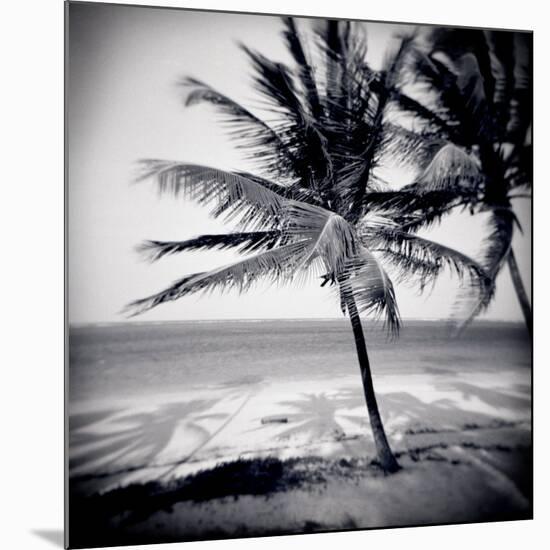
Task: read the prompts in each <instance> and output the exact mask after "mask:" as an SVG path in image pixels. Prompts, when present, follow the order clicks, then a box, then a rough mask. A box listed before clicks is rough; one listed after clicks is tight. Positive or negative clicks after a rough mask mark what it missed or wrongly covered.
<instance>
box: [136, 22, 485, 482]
mask: <svg viewBox="0 0 550 550" xmlns="http://www.w3.org/2000/svg"><path fill="white" fill-rule="evenodd" d="M283 25H284V33H283V37H284V40H285V43H286V46H287V48H288V51H289V52H290V54H291V56H292V58H293V62H294V63H293V65H294V66H293V67H292V68H290V67H288V66H286V65H284V64H282V63H279V62H275V61H272V60H270V59H268V58H266V57H265V56H263V55H262V54H260V53H258V52H256V51H252V50H250V49H249V48H247V47H246V46H242V49H243V51H244V52H245V54H246V55H247V56H248V58H249V60H250V62H251V65H252V68H253V71H254V73H253V74H254V86H255V88H256V91H257V92H259V94H260V95H261V97H262V98H263V100H264V103H265V105H266V108H267V110H268V112H269V113H270V114H271V118H272V120H271V121H270V123H269V124H268V123H267V122H265V121H264V120H262V119H261V118H260V117H259V116H258V115H256V114H254V113H253V112H252V111H251V110H249V109H247V108H245V107H244V106H242V105H240V104H239V103H237V102H235V101H234V100H232V99H231V98H229V97H227V96H226V95H224V94H222V93H220V92H218V91H217V90H214V89H213V88H212V87H210V86H209V85H207V84H206V83H204V82H202V81H199V80H196V79H192V78H186V79H185V80H184V81H183V85H184V86H185V87H186V88H187V90H188V94H187V99H186V103H187V105H193V104H196V103H199V102H206V103H209V104H211V105H213V106H214V107H215V108H216V109H217V110H218V111H219V113H220V114H221V115H222V117H223V120H224V122H225V123H226V124H228V125H229V128H230V131H231V132H232V134H231V135H232V136H233V137H234V138H235V140H237V141H238V145H239V146H241V147H242V148H243V149H244V151H245V153H246V155H247V157H248V158H249V159H250V160H251V161H252V162H254V163H255V166H256V167H257V173H255V174H252V173H249V172H245V171H234V172H228V171H224V170H219V169H216V168H212V167H205V166H198V165H193V164H186V163H180V162H172V161H163V160H147V161H143V168H144V172H143V174H142V176H141V177H142V179H153V180H154V181H156V182H157V184H158V187H159V189H160V191H161V192H171V193H172V194H173V195H175V196H180V195H183V196H184V197H186V198H190V199H194V200H196V201H198V202H199V203H200V204H202V205H204V206H205V207H209V208H210V212H211V214H212V215H213V216H215V217H219V216H223V217H224V219H225V220H227V221H231V222H232V223H233V225H234V226H235V230H234V231H231V232H229V233H226V234H219V235H202V236H200V237H197V238H194V239H190V240H186V241H171V242H160V241H148V242H146V243H144V244H143V245H142V247H141V249H142V251H144V252H145V253H147V254H148V256H149V257H150V258H151V259H153V260H157V259H159V258H161V257H163V256H166V255H169V254H174V253H177V252H183V251H189V250H202V249H235V250H236V251H237V252H239V253H241V254H244V256H245V257H244V258H242V259H240V260H239V261H236V262H234V263H232V264H230V265H226V266H223V267H220V268H218V269H215V270H213V271H209V272H206V273H194V274H191V275H187V276H185V277H183V278H181V279H180V280H178V281H175V282H174V283H173V284H172V285H170V286H169V287H168V288H166V289H165V290H162V291H161V292H158V293H156V294H154V295H152V296H149V297H146V298H144V299H141V300H137V301H135V302H133V303H132V304H130V306H129V311H130V312H131V313H132V314H139V313H142V312H144V311H146V310H149V309H151V308H153V307H156V306H158V305H160V304H162V303H165V302H168V301H172V300H177V299H179V298H181V297H183V296H186V295H189V294H192V293H196V292H201V291H202V292H206V291H210V290H213V289H237V290H238V291H240V292H244V291H246V290H248V289H249V288H250V287H251V286H252V285H253V284H254V283H256V282H257V281H258V280H260V279H264V280H267V281H270V282H273V283H290V282H294V281H296V280H298V279H304V278H306V277H311V276H319V277H320V278H321V281H322V282H321V286H324V285H326V284H327V283H329V282H330V283H331V286H333V287H334V288H335V289H336V290H337V292H338V295H339V299H340V304H341V309H342V311H343V312H344V314H345V313H347V314H348V315H349V318H350V320H351V326H352V330H353V335H354V338H355V344H356V349H357V355H358V359H359V366H360V371H361V378H362V382H363V390H364V395H365V399H366V404H367V409H368V414H369V419H370V424H371V428H372V433H373V437H374V442H375V445H376V450H377V456H378V460H379V463H380V464H381V466H382V467H383V468H384V470H385V471H387V472H394V471H396V470H397V469H398V464H397V461H396V459H395V457H394V455H393V453H392V450H391V448H390V446H389V444H388V440H387V437H386V434H385V431H384V427H383V423H382V419H381V415H380V412H379V410H378V406H377V402H376V395H375V391H374V387H373V381H372V375H371V368H370V362H369V357H368V353H367V347H366V343H365V336H364V332H363V328H362V324H361V319H360V315H361V314H363V313H371V314H373V315H375V316H378V315H381V314H385V326H386V328H387V329H388V330H389V331H390V333H393V334H395V333H397V331H398V329H399V325H400V318H399V312H398V307H397V303H396V298H395V293H394V287H393V284H392V281H391V280H390V277H389V275H388V274H387V273H386V271H385V269H384V267H383V265H382V263H381V260H387V261H388V262H390V263H391V265H392V266H393V269H394V271H395V272H396V273H397V276H398V277H399V276H403V275H404V274H408V275H409V276H412V275H415V276H417V279H418V280H419V281H420V284H421V286H422V287H423V286H424V285H425V284H426V283H427V282H428V281H430V280H433V279H434V278H435V277H437V275H438V274H439V273H440V272H441V270H442V269H443V268H444V267H446V266H447V267H449V268H450V269H452V270H454V271H455V272H456V273H457V274H458V275H459V277H461V279H462V280H463V281H464V284H467V285H469V287H470V288H471V289H473V290H475V291H477V292H479V293H483V292H485V290H486V289H485V279H486V276H485V274H484V273H483V270H481V269H480V267H479V266H478V265H477V264H476V263H475V262H474V261H473V260H471V259H470V258H468V257H466V256H464V255H463V254H460V253H458V252H456V251H454V250H451V249H449V248H446V247H443V246H441V245H439V244H437V243H435V242H432V241H429V240H427V239H422V238H419V237H417V236H415V235H413V234H412V233H410V232H407V231H401V230H400V229H399V227H398V226H397V225H396V224H395V223H394V222H393V221H392V220H391V219H389V218H387V217H381V216H378V215H377V214H376V212H374V211H372V210H370V209H369V208H368V206H367V204H366V201H365V198H366V196H367V194H368V192H369V191H370V190H373V189H380V188H381V186H382V182H381V181H380V179H379V177H378V176H377V169H378V167H379V164H380V162H381V160H382V159H383V158H384V157H385V156H387V155H388V154H392V153H393V152H395V150H396V147H397V145H399V147H401V148H403V149H407V148H414V147H415V144H416V142H417V141H418V140H419V139H422V138H419V137H418V136H415V135H413V133H412V132H408V131H407V130H405V129H403V128H400V127H398V126H397V125H395V124H393V123H391V121H390V117H389V110H390V108H391V106H392V103H395V97H394V95H393V91H392V90H394V89H396V87H397V85H398V80H399V73H400V70H401V65H402V63H403V60H404V58H405V56H406V52H407V49H408V46H409V44H410V43H411V39H410V38H404V39H403V40H401V42H400V44H399V47H398V48H397V49H396V50H395V51H394V52H393V53H392V54H391V55H388V57H387V59H386V62H385V64H384V67H383V69H382V70H380V71H373V70H372V69H371V68H370V67H369V66H368V65H367V64H366V60H365V56H366V38H365V35H364V33H363V31H362V30H361V29H362V27H361V26H360V25H354V24H350V23H346V22H343V23H338V22H336V21H328V22H326V24H324V25H322V26H319V27H318V28H317V29H315V30H314V32H313V33H312V34H311V35H310V42H308V44H309V46H310V48H311V50H312V52H313V53H311V54H310V55H306V50H305V48H304V42H303V38H302V36H303V35H302V34H301V33H299V32H298V29H297V26H296V22H295V21H294V20H293V19H292V18H285V19H283Z"/></svg>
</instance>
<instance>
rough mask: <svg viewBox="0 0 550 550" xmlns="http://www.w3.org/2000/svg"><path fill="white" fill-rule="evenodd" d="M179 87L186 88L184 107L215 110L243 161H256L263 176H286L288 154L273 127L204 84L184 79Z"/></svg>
mask: <svg viewBox="0 0 550 550" xmlns="http://www.w3.org/2000/svg"><path fill="white" fill-rule="evenodd" d="M179 84H180V85H181V86H183V87H185V88H188V89H190V92H189V93H188V95H187V97H186V101H185V104H186V105H187V106H191V105H196V104H200V103H208V104H210V105H213V106H214V107H215V108H216V109H217V111H218V112H219V113H220V114H221V115H222V122H224V123H225V124H226V125H227V126H228V127H229V128H231V133H230V135H231V137H232V138H234V139H235V140H236V142H237V143H238V146H239V147H240V148H241V149H243V150H244V151H245V153H246V155H247V157H246V158H248V159H250V160H252V161H254V162H256V164H257V165H258V166H259V167H260V168H261V169H262V170H263V171H264V172H266V173H276V174H277V175H278V176H279V177H284V176H288V171H289V169H290V168H291V162H292V151H290V150H289V149H288V147H287V145H286V143H285V142H284V140H283V139H282V137H281V136H280V135H279V134H278V133H277V131H276V129H275V128H272V127H271V126H269V125H268V124H267V123H266V122H264V121H263V120H262V119H261V118H259V117H258V116H256V115H255V114H253V113H252V112H251V111H250V110H248V109H246V108H245V107H243V106H242V105H240V104H239V103H237V102H236V101H234V100H233V99H231V98H229V97H228V96H226V95H224V94H222V93H220V92H218V91H217V90H215V89H214V88H212V87H211V86H209V85H208V84H206V83H205V82H202V81H200V80H197V79H195V78H191V77H186V78H184V79H182V80H181V81H180V82H179Z"/></svg>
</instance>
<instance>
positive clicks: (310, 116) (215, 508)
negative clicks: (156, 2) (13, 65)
mask: <svg viewBox="0 0 550 550" xmlns="http://www.w3.org/2000/svg"><path fill="white" fill-rule="evenodd" d="M365 14H366V16H368V13H367V12H365ZM66 17H67V27H66V46H67V48H66V49H67V57H66V63H67V64H66V89H67V100H66V105H67V112H66V128H67V134H66V138H67V139H66V143H67V150H66V153H67V180H66V197H67V211H66V225H67V274H68V276H67V297H68V304H67V305H68V308H67V310H68V313H67V325H68V326H67V334H68V353H67V357H68V361H67V365H66V380H67V384H66V388H67V396H66V412H67V417H68V418H67V433H66V444H67V445H66V446H67V456H66V470H67V502H66V509H67V525H66V528H67V537H68V538H67V544H68V546H69V547H71V548H93V547H102V546H116V545H130V544H148V543H161V542H182V541H193V540H205V539H225V538H238V537H257V536H273V535H283V534H304V533H319V532H329V531H341V530H351V529H372V528H388V527H404V526H428V525H441V524H455V523H471V522H488V521H505V520H519V519H530V518H531V517H532V488H533V479H532V432H531V420H532V418H531V416H532V357H531V356H532V295H531V279H532V277H531V264H532V258H531V251H532V237H531V226H532V198H531V193H532V137H531V135H532V118H533V117H532V95H533V92H532V71H533V67H532V33H531V32H529V31H512V30H496V29H479V28H463V27H460V28H459V27H456V28H455V27H443V26H434V25H424V24H411V23H407V24H399V23H384V22H372V21H349V20H344V19H339V20H328V19H323V18H319V17H315V18H313V17H312V18H308V17H292V16H290V15H285V16H276V15H262V14H243V13H231V12H212V11H201V10H186V9H176V8H160V7H153V6H151V7H145V6H125V5H116V4H94V3H87V2H68V3H67V4H66Z"/></svg>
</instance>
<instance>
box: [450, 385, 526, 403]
mask: <svg viewBox="0 0 550 550" xmlns="http://www.w3.org/2000/svg"><path fill="white" fill-rule="evenodd" d="M452 386H453V388H454V389H455V390H458V391H460V392H461V393H462V396H463V397H464V399H467V400H470V399H471V398H472V397H476V398H478V399H479V400H481V401H482V402H483V403H485V404H486V405H489V406H490V407H493V408H495V409H525V408H529V407H530V406H531V399H530V398H529V397H518V396H516V395H510V394H508V393H504V392H502V391H498V390H493V389H489V388H484V387H480V386H474V385H473V384H468V383H466V382H454V383H453V384H452Z"/></svg>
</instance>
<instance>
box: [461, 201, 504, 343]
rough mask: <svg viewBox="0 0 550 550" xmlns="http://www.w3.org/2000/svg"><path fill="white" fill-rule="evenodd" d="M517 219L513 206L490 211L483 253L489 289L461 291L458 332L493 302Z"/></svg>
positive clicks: (487, 287) (483, 263)
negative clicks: (479, 292)
mask: <svg viewBox="0 0 550 550" xmlns="http://www.w3.org/2000/svg"><path fill="white" fill-rule="evenodd" d="M514 219H515V216H514V214H513V212H512V211H511V210H510V209H495V210H493V211H492V212H491V215H490V217H489V220H488V224H487V225H488V230H489V233H488V235H487V237H486V238H485V240H484V242H483V246H482V250H481V253H480V264H481V265H482V266H483V269H484V271H485V273H487V280H486V289H485V292H484V293H482V294H480V295H478V296H475V295H472V293H470V292H468V290H467V289H466V290H464V291H463V292H462V293H460V294H459V296H458V299H457V301H456V303H455V306H454V309H455V313H454V314H453V322H454V324H455V325H456V332H457V333H460V332H462V331H463V330H464V329H465V328H466V326H468V325H469V324H470V323H471V322H472V321H473V320H474V319H475V318H476V317H477V316H478V315H479V314H480V313H482V312H483V311H485V310H486V309H487V307H488V306H489V304H490V303H491V300H492V298H493V296H494V292H495V284H496V278H497V275H498V274H499V272H500V270H501V268H502V266H503V264H504V262H505V260H506V257H507V255H508V252H509V251H510V248H511V246H512V236H513V229H514Z"/></svg>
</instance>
